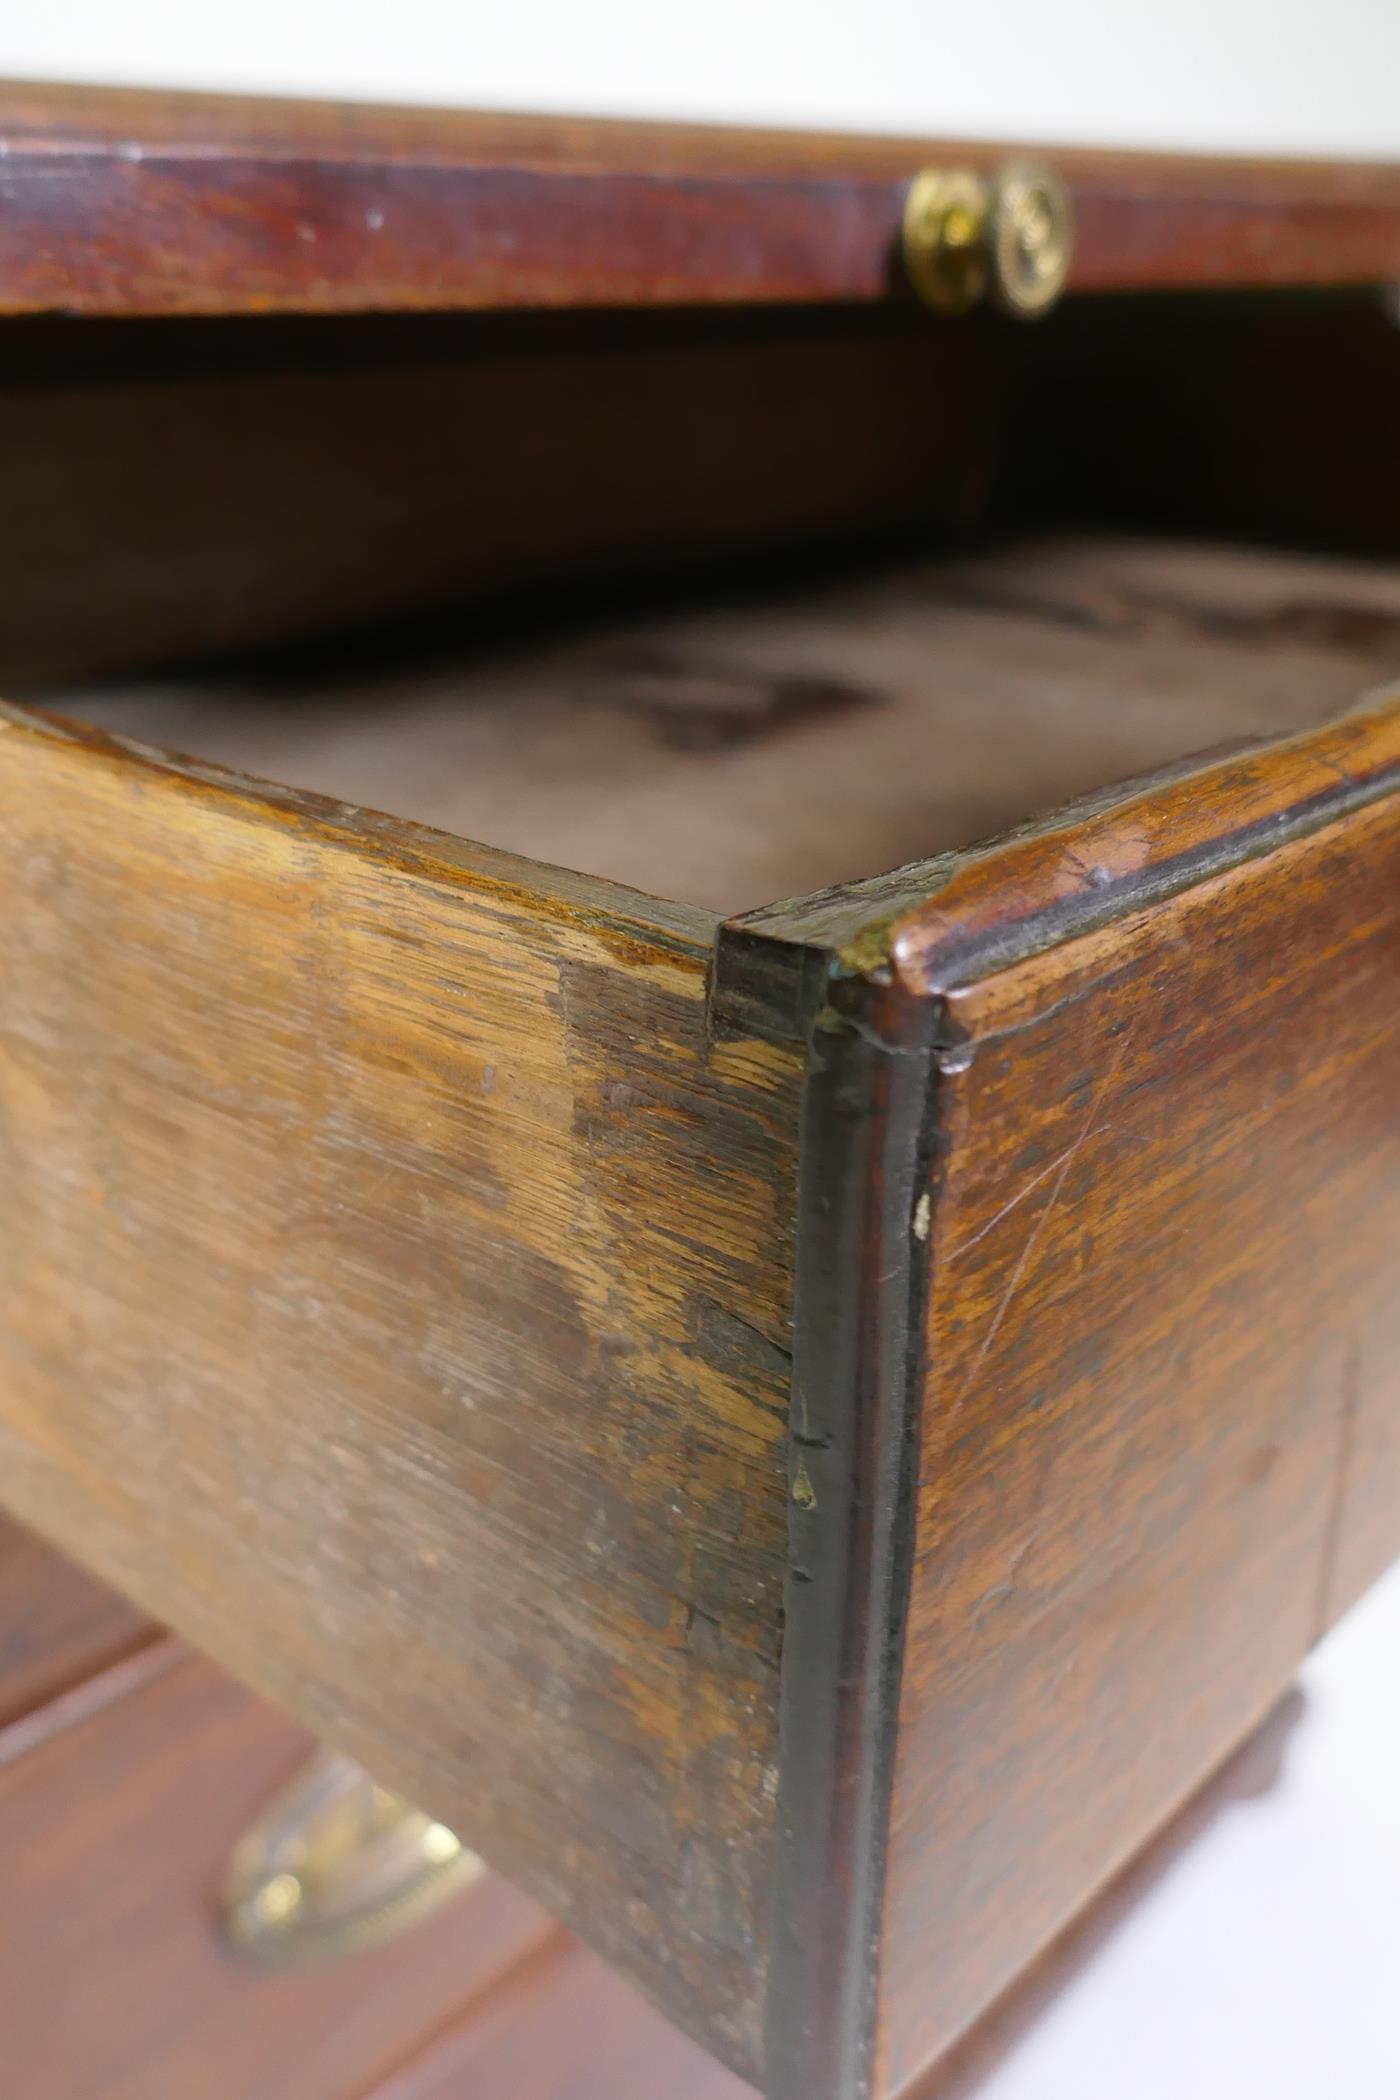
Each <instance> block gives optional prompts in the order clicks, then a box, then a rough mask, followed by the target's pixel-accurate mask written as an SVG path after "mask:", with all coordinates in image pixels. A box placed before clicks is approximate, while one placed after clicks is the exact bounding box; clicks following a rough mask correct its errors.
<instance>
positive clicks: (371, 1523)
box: [0, 712, 800, 2071]
mask: <svg viewBox="0 0 1400 2100" xmlns="http://www.w3.org/2000/svg"><path fill="white" fill-rule="evenodd" d="M0 792H3V801H4V824H3V831H2V832H0V838H3V855H4V864H5V880H6V884H7V888H8V892H9V895H10V899H11V905H12V914H11V919H10V931H9V934H8V936H7V938H6V941H5V943H4V945H3V954H0V972H2V973H3V1015H4V1020H3V1031H2V1032H0V1129H3V1133H4V1161H5V1175H6V1191H7V1200H6V1203H5V1206H4V1210H3V1243H2V1244H0V1331H3V1336H4V1343H3V1348H4V1377H3V1380H0V1477H3V1480H4V1494H5V1500H6V1503H7V1505H8V1506H9V1507H10V1508H11V1509H13V1510H14V1511H16V1512H17V1513H18V1514H19V1515H20V1516H22V1517H23V1518H25V1519H27V1520H29V1521H31V1522H32V1523H34V1524H35V1525H36V1526H37V1527H38V1528H39V1529H41V1530H42V1531H44V1532H46V1533H48V1534H49V1535H50V1536H51V1537H53V1538H54V1539H56V1540H58V1541H60V1542H61V1543H63V1544H64V1545H66V1546H67V1547H68V1548H70V1549H71V1550H72V1551H73V1552H75V1553H76V1554H77V1555H78V1556H79V1557H80V1558H81V1559H82V1560H83V1561H85V1562H86V1563H87V1564H88V1565H89V1566H91V1567H92V1568H94V1569H95V1570H97V1571H98V1572H99V1573H100V1574H102V1575H103V1576H105V1577H106V1578H107V1579H108V1580H109V1581H112V1582H114V1583H115V1584H116V1585H117V1586H118V1587H119V1588H121V1589H122V1590H123V1591H124V1592H125V1593H126V1594H128V1595H129V1596H131V1597H133V1598H134V1599H136V1600H137V1601H138V1603H141V1604H144V1605H145V1606H146V1607H147V1608H149V1609H152V1610H153V1611H156V1612H158V1613H159V1615H160V1616H161V1617H162V1618H163V1619H164V1620H166V1621H167V1622H169V1623H170V1624H172V1625H173V1626H174V1627H175V1628H176V1629H177V1630H178V1631H179V1632H181V1633H183V1634H185V1635H187V1636H188V1637H190V1638H191V1639H193V1640H194V1641H195V1642H196V1643H197V1644H198V1645H199V1646H200V1647H202V1648H203V1649H205V1650H207V1651H208V1652H209V1653H210V1654H211V1655H213V1656H214V1657H215V1658H217V1659H218V1660H220V1661H222V1662H223V1663H225V1664H226V1665H227V1666H228V1667H229V1668H231V1669H232V1670H233V1671H234V1672H235V1673H236V1674H237V1675H239V1676H240V1677H242V1678H243V1679H245V1680H246V1681H247V1682H248V1683H249V1684H251V1685H252V1686H254V1687H255V1688H257V1689H259V1690H261V1691H262V1692H264V1693H265V1694H267V1695H268V1696H270V1697H272V1698H273V1699H275V1700H276V1701H278V1702H279V1703H280V1704H282V1705H284V1706H285V1707H287V1708H288V1709H289V1710H290V1711H291V1712H292V1713H293V1714H294V1715H295V1716H297V1717H298V1718H299V1719H301V1720H302V1721H303V1722H305V1723H306V1724H308V1725H309V1726H310V1727H312V1728H313V1729H314V1730H315V1731H316V1732H317V1733H318V1734H321V1735H324V1736H327V1737H329V1738H330V1739H331V1740H333V1741H334V1742H335V1743H336V1744H337V1745H339V1746H341V1747H344V1748H345V1749H347V1750H349V1751H350V1752H351V1754H353V1755H356V1756H358V1757H359V1759H360V1761H361V1762H362V1763H365V1764H366V1765H367V1766H369V1767H370V1769H372V1770H373V1771H374V1773H375V1775H376V1777H379V1778H382V1779H383V1781H384V1782H385V1783H386V1784H388V1785H391V1786H393V1787H395V1788H397V1789H398V1790H400V1791H402V1792H404V1793H406V1794H408V1795H409V1796H410V1798H412V1799H415V1800H418V1801H420V1802H422V1803H423V1804H424V1805H425V1806H427V1807H429V1808H431V1809H433V1810H434V1811H435V1812H436V1813H438V1814H440V1815H442V1816H443V1817H444V1818H445V1819H446V1820H448V1821H450V1822H452V1823H453V1824H454V1825H455V1826H457V1827H460V1829H461V1830H462V1832H463V1835H464V1836H465V1837H466V1838H467V1840H468V1841H469V1842H470V1843H471V1844H472V1845H473V1846H475V1847H476V1848H477V1849H479V1850H481V1851H482V1852H484V1853H485V1855H486V1856H487V1858H488V1859H489V1860H490V1861H491V1863H492V1864H496V1865H499V1866H501V1867H502V1868H503V1869H504V1870H505V1871H506V1872H508V1873H509V1874H510V1876H511V1878H512V1879H514V1880H516V1881H518V1882H519V1883H520V1884H521V1886H523V1887H524V1888H525V1889H526V1890H528V1891H529V1892H530V1893H531V1894H532V1895H534V1896H536V1897H537V1898H539V1899H541V1900H542V1901H544V1902H545V1903H546V1904H547V1905H548V1907H549V1908H550V1909H551V1910H553V1911H554V1912H555V1913H556V1914H557V1915H558V1916H560V1917H562V1918H564V1919H566V1920H569V1921H571V1922H575V1923H577V1924H578V1925H579V1927H580V1928H581V1929H583V1930H584V1931H586V1933H587V1935H588V1936H589V1937H590V1939H591V1940H592V1942H593V1943H594V1944H595V1945H597V1946H598V1947H599V1948H601V1949H602V1950H603V1951H604V1952H605V1953H607V1954H609V1955H611V1956H612V1957H613V1958H614V1959H615V1960H616V1961H617V1962H618V1963H619V1965H620V1966H622V1967H623V1968H624V1969H626V1970H627V1971H629V1973H631V1974H632V1975H634V1976H636V1977H638V1978H639V1979H640V1980H641V1981H642V1982H643V1983H644V1984H645V1986H646V1987H647V1988H648V1989H649V1990H650V1991H651V1992H652V1993H653V1994H654V1995H655V1996H656V1997H657V1998H658V1999H659V2000H660V2001H661V2002H662V2003H663V2004H664V2005H666V2006H667V2007H668V2008H670V2009H671V2010H672V2011H673V2012H674V2013H675V2015H676V2017H677V2018H679V2019H680V2020H681V2021H682V2022H684V2023H686V2024H689V2025H690V2026H692V2027H695V2028H699V2029H701V2030H702V2031H703V2032H704V2033H705V2035H706V2037H707V2038H708V2040H709V2041H710V2042H711V2044H712V2046H714V2047H715V2048H716V2049H717V2050H718V2051H719V2052H720V2053H721V2054H724V2055H727V2056H728V2057H730V2058H731V2059H732V2060H733V2061H734V2062H735V2063H736V2064H737V2065H738V2066H739V2067H741V2068H743V2069H747V2070H750V2071H752V2070H753V2069H754V2068H756V2066H757V2064H758V2048H759V2022H760V2016H761V2003H762V1991H763V1982H764V1969H765V1948H766V1931H767V1905H768V1901H769V1895H770V1847H771V1832H772V1820H773V1800H774V1794H775V1789H776V1785H777V1768H776V1757H777V1741H776V1725H777V1724H776V1698H777V1686H776V1679H777V1665H778V1644H779V1633H780V1626H781V1615H780V1595H781V1587H782V1571H783V1558H784V1543H783V1524H784V1518H783V1510H784V1499H785V1490H784V1461H783V1447H784V1438H785V1430H786V1412H787V1388H788V1369H789V1348H788V1344H789V1326H788V1321H789V1313H790V1279H791V1232H792V1219H793V1213H794V1206H795V1196H794V1177H795V1168H796V1095H797V1084H798V1080H799V1077H800V1054H799V1053H798V1052H797V1050H796V1049H793V1048H787V1047H781V1046H776V1045H772V1044H732V1045H730V1044H719V1045H716V1044H712V1043H711V1042H710V1041H709V1040H708V1037H707V1033H706V1025H705V982H706V968H707V963H708V960H709V951H710V939H711V929H712V923H713V922H711V921H708V920H707V919H706V918H705V917H704V915H702V914H695V913H691V912H687V911H683V910H680V909H678V908H676V909H672V908H668V907H664V906H661V905H656V904H652V903H651V902H649V901H648V900H646V899H643V898H639V897H636V896H633V895H632V894H630V893H628V892H624V891H620V890H617V889H614V888H611V887H609V886H608V885H606V884H600V883H594V882H584V881H578V880H574V879H571V878H569V877H567V876H565V875H562V874H559V875H552V874H551V873H550V872H549V871H547V870H543V869H540V868H538V867H534V866H532V865H529V864H526V863H522V862H519V861H515V860H512V859H511V858H509V857H508V856H505V855H500V854H494V853H492V852H490V851H488V850H485V849H475V848H471V847H467V846H463V845H458V844H456V843H455V842H453V841H451V840H447V839H444V838H442V837H440V836H437V835H435V834H430V833H426V832H423V831H419V830H415V828H414V827H412V826H411V825H404V824H399V823H396V822H391V821H390V820H387V819H380V818H375V817H372V816H368V815H365V814H363V813H361V812H358V811H356V810H353V809H346V808H343V807H339V806H335V805H330V804H325V803H316V802H312V801H308V800H305V799H303V798H300V797H298V796H295V795H292V794H283V793H278V792H277V791H274V790H269V791H267V792H266V793H261V792H259V791H258V790H257V789H255V788H253V787H251V786H249V785H248V784H247V783H245V782H242V781H240V780H238V779H236V778H229V777H221V776H219V775H217V774H215V773H212V772H211V771H209V770H208V769H203V770H201V769H196V768H188V767H181V766H179V765H175V764H172V763H168V762H166V761H165V760H163V759H161V758H160V757H159V756H156V755H151V754H146V753H144V752H142V751H140V750H137V749H133V748H130V747H122V746H120V745H117V744H112V743H108V742H106V741H104V740H103V739H101V738H100V737H91V738H83V737H81V736H80V735H78V734H77V733H76V732H69V731H66V730H63V729H60V728H51V727H46V726H44V725H43V724H42V723H40V722H37V721H35V720H32V719H29V718H26V717H24V716H23V715H22V714H19V713H13V712H12V713H11V714H10V715H9V716H8V717H7V718H6V720H5V723H4V727H3V729H0Z"/></svg>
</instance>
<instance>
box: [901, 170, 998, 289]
mask: <svg viewBox="0 0 1400 2100" xmlns="http://www.w3.org/2000/svg"><path fill="white" fill-rule="evenodd" d="M990 205H991V192H990V191H989V190H988V188H987V184H986V182H985V181H984V180H983V178H982V177H981V176H980V175H976V174H974V173H973V171H972V170H971V169H970V168H925V169H924V170H923V171H922V173H921V174H918V175H916V176H915V177H914V180H913V181H912V182H911V183H910V185H909V194H908V196H907V197H906V198H905V200H904V267H905V269H906V270H907V271H908V273H909V281H910V283H911V284H912V285H913V287H914V289H915V291H916V292H917V293H918V295H919V297H920V298H921V299H922V300H923V301H924V302H925V304H926V305H928V306H933V307H936V308H937V309H938V311H939V312H940V313H945V314H962V313H966V312H967V310H968V308H969V307H970V306H975V305H976V304H977V301H978V300H979V299H980V298H981V297H982V295H983V293H984V292H985V291H986V289H987V273H988V267H989V265H988V257H987V214H988V210H989V208H990Z"/></svg>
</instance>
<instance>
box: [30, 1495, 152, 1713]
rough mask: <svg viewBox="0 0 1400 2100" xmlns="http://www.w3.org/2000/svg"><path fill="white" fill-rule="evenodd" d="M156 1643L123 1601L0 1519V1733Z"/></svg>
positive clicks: (147, 1627) (147, 1623)
mask: <svg viewBox="0 0 1400 2100" xmlns="http://www.w3.org/2000/svg"><path fill="white" fill-rule="evenodd" d="M156 1637H157V1636H156V1629H155V1627H153V1626H152V1625H151V1623H150V1621H149V1620H147V1619H143V1618H142V1616H141V1614H140V1613H139V1612H138V1611H137V1610H136V1609H135V1608H134V1606H132V1605H130V1604H128V1603H127V1602H126V1600H125V1598H123V1597H119V1596H118V1595H117V1594H116V1592H115V1591H114V1590H110V1589H107V1588H105V1587H104V1586H103V1584H101V1583H99V1582H94V1581H93V1580H92V1578H91V1576H89V1575H84V1574H83V1572H82V1570H81V1569H80V1568H76V1567H75V1566H74V1565H73V1563H72V1562H71V1561H70V1560H67V1559H65V1558H64V1556H63V1555H62V1554H59V1553H55V1552H53V1551H52V1550H51V1548H49V1547H48V1546H45V1545H43V1544H42V1543H41V1542H40V1540H38V1539H37V1538H35V1537H34V1535H33V1533H32V1532H29V1531H26V1530H25V1529H24V1528H23V1527H22V1526H21V1525H19V1524H13V1523H10V1522H9V1521H8V1520H6V1519H4V1518H3V1517H0V1728H3V1727H4V1726H5V1725H6V1724H7V1723H8V1722H10V1721H13V1720H16V1719H18V1717H19V1716H20V1715H21V1714H25V1713H28V1712H29V1711H30V1710H31V1709H32V1708H34V1707H37V1706H42V1705H43V1704H44V1702H45V1701H46V1700H49V1699H53V1698H56V1697H57V1695H58V1694H59V1693H60V1692H65V1691H68V1690H69V1689H70V1688H72V1687H73V1686H75V1685H78V1684H81V1683H82V1682H83V1680H84V1679H85V1678H87V1677H91V1676H92V1675H93V1674H94V1673H95V1672H96V1671H99V1670H103V1669H105V1668H106V1667H107V1666H108V1665H109V1664H111V1663H115V1662H119V1661H120V1660H121V1658H122V1657H123V1656H125V1655H130V1654H132V1653H133V1652H134V1651H135V1650H136V1649H137V1648H140V1647H143V1646H144V1645H145V1644H146V1643H147V1642H148V1641H151V1640H154V1639H155V1638H156Z"/></svg>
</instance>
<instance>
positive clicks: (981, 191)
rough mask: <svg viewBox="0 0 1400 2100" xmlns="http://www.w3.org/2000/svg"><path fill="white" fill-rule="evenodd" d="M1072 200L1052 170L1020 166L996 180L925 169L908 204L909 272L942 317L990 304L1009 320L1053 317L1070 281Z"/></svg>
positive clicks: (905, 237)
mask: <svg viewBox="0 0 1400 2100" xmlns="http://www.w3.org/2000/svg"><path fill="white" fill-rule="evenodd" d="M1073 247H1074V237H1073V225H1072V220H1071V214H1070V203H1069V196H1068V193H1067V192H1066V190H1065V187H1064V184H1063V183H1062V182H1061V181H1060V179H1059V177H1058V176H1057V175H1055V174H1054V173H1052V171H1051V170H1050V169H1049V168H1042V167H1032V166H1029V165H1025V164H1017V165H1014V166H1011V167H1007V168H1003V169H1002V170H1001V171H1000V173H999V174H997V175H995V176H993V177H991V178H990V179H989V178H988V177H986V176H984V175H979V174H977V173H976V172H975V171H974V170H973V169H971V168H925V169H924V170H923V171H922V173H920V174H918V175H916V176H915V177H914V180H913V182H912V183H911V184H910V185H909V193H908V196H907V197H906V198H905V203H904V227H903V249H904V267H905V270H906V272H907V274H908V277H909V281H910V283H911V284H912V285H913V287H914V290H915V291H916V292H917V293H918V295H919V297H920V298H921V299H922V300H924V302H925V303H926V304H927V305H929V306H932V307H936V308H937V309H938V310H939V312H941V313H966V311H967V309H968V308H969V307H971V306H975V305H976V304H977V302H978V300H980V299H982V298H984V297H987V296H989V295H990V297H991V298H992V299H993V300H994V301H995V303H996V304H997V305H998V306H1000V307H1001V308H1003V310H1004V311H1005V312H1007V313H1011V314H1015V315H1017V316H1018V317H1019V318H1020V319H1022V320H1033V319H1035V318H1036V317H1037V316H1038V315H1040V314H1043V313H1048V312H1049V310H1050V308H1051V307H1052V306H1053V305H1054V303H1055V301H1056V300H1057V299H1058V297H1059V295H1060V293H1061V292H1062V291H1063V289H1064V286H1065V280H1066V278H1067V277H1068V275H1069V265H1070V257H1071V254H1072V252H1073Z"/></svg>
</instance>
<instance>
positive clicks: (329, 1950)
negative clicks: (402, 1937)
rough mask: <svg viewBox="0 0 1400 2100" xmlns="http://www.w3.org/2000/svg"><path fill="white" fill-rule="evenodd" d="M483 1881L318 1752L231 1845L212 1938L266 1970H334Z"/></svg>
mask: <svg viewBox="0 0 1400 2100" xmlns="http://www.w3.org/2000/svg"><path fill="white" fill-rule="evenodd" d="M485 1871H486V1869H485V1867H484V1865H483V1864H482V1862H481V1860H479V1859H478V1858H477V1856H476V1854H475V1853H474V1852H469V1851H468V1850H467V1849H466V1847H465V1846H464V1845H463V1844H462V1842H461V1841H460V1839H459V1838H458V1837H457V1836H456V1834H455V1832H453V1831H451V1830H449V1829H448V1827H447V1825H446V1824H445V1823H439V1822H436V1821H434V1819H433V1818H432V1817H431V1816H429V1815H426V1814H424V1813H423V1811H422V1810H421V1809H416V1808H414V1807H412V1805H411V1804H410V1803H409V1802H407V1801H405V1800H404V1799H403V1798H402V1796H400V1795H398V1794H391V1793H389V1792H388V1790H387V1789H386V1788H384V1787H380V1786H376V1785H375V1783H374V1781H373V1780H372V1779H371V1778H370V1777H369V1775H368V1773H367V1772H365V1771H363V1770H362V1769H361V1767H360V1766H359V1765H357V1764H354V1763H352V1762H351V1760H350V1759H349V1758H348V1757H340V1756H337V1755H336V1754H335V1753H334V1752H333V1751H329V1750H323V1751H318V1752H317V1754H316V1756H314V1757H313V1758H312V1759H311V1760H310V1762H309V1763H307V1764H305V1765H303V1766H302V1768H301V1770H300V1771H299V1772H298V1773H297V1774H296V1776H295V1777H294V1778H293V1779H292V1781H291V1783H290V1785H288V1786H287V1787H286V1788H285V1789H284V1790H283V1792H282V1793H280V1794H279V1795H278V1796H277V1798H276V1799H275V1800H274V1801H273V1802H272V1803H271V1804H270V1805H269V1807H268V1808H267V1809H266V1810H265V1811H264V1812H263V1814H262V1815H261V1816H259V1818H258V1820H257V1821H256V1822H255V1823H253V1824H252V1825H251V1826H250V1827H249V1828H248V1830H246V1831H245V1832H244V1834H243V1836H242V1837H241V1838H240V1839H239V1840H238V1843H237V1844H236V1845H235V1847H234V1849H233V1853H232V1855H231V1857H230V1859H229V1865H228V1873H227V1877H226V1880H225V1886H224V1905H223V1930H224V1937H225V1939H226V1940H227V1941H228V1943H229V1945H230V1946H232V1947H234V1948H235V1949H236V1950H237V1951H238V1952H239V1953H240V1954H244V1955H246V1956H248V1957H249V1958H250V1959H252V1960H254V1961H258V1962H261V1963H264V1964H266V1965H267V1966H269V1967H273V1968H302V1967H305V1966H308V1965H310V1964H312V1963H320V1962H325V1961H334V1960H336V1959H337V1958H338V1957H339V1956H341V1955H343V1954H353V1953H356V1952H358V1951H359V1950H360V1949H361V1948H365V1947H373V1946H378V1945H379V1944H381V1943H382V1942H383V1941H384V1940H387V1939H391V1938H393V1936H394V1935H395V1934H396V1933H398V1932H400V1931H401V1930H403V1928H404V1927H405V1926H408V1925H411V1924H412V1923H413V1922H414V1920H415V1919H417V1918H421V1917H423V1916H424V1915H425V1914H426V1913H427V1912H428V1911H430V1910H433V1909H435V1908H436V1907H437V1905H438V1904H439V1903H441V1902H443V1901H445V1899H446V1898H447V1897H449V1896H451V1895H455V1894H456V1892H457V1891H458V1890H459V1889H462V1888H465V1887H467V1886H468V1884H469V1883H471V1882H473V1881H475V1880H477V1879H479V1877H480V1876H481V1875H483V1874H484V1873H485Z"/></svg>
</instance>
